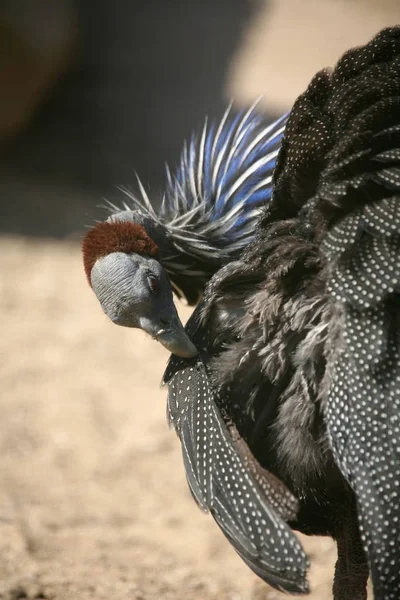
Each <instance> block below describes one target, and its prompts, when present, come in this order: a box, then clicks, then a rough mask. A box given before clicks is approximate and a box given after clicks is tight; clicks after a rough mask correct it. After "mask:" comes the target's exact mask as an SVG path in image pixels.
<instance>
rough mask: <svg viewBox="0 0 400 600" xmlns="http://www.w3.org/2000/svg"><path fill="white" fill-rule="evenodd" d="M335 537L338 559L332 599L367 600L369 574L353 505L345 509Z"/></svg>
mask: <svg viewBox="0 0 400 600" xmlns="http://www.w3.org/2000/svg"><path fill="white" fill-rule="evenodd" d="M335 537H336V543H337V550H338V559H337V562H336V567H335V578H334V581H333V598H334V600H367V581H368V575H369V569H368V563H367V558H366V555H365V552H364V549H363V546H362V542H361V538H360V532H359V529H358V521H357V514H356V510H355V507H352V509H351V510H350V511H348V512H347V511H346V516H345V519H344V521H342V524H341V528H340V530H339V531H338V533H337V535H336V536H335Z"/></svg>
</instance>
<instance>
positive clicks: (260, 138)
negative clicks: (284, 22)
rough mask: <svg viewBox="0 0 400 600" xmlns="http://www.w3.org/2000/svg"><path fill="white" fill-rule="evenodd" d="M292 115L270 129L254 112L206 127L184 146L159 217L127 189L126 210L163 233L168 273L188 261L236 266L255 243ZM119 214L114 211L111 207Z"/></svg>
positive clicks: (170, 175) (226, 116) (227, 114)
mask: <svg viewBox="0 0 400 600" xmlns="http://www.w3.org/2000/svg"><path fill="white" fill-rule="evenodd" d="M286 120H287V115H284V116H283V117H281V118H280V119H278V121H276V122H275V123H273V124H270V125H266V124H265V117H263V116H262V115H260V114H259V113H257V112H256V108H255V105H254V106H252V107H251V108H250V109H248V110H246V111H241V112H240V113H239V114H238V115H237V116H235V117H231V107H229V108H228V109H227V111H226V112H225V114H224V116H223V118H222V120H221V121H220V122H219V123H216V122H213V123H209V122H208V120H206V122H205V124H204V127H203V129H202V131H201V132H200V134H198V135H193V136H192V138H191V140H190V142H189V143H186V144H185V145H184V148H183V151H182V154H181V157H180V162H179V165H178V167H177V169H176V171H175V172H174V173H172V172H171V170H170V169H169V167H168V166H167V168H166V175H167V182H166V187H165V191H164V194H163V198H162V203H161V208H160V210H159V211H158V212H156V211H155V209H154V208H153V206H152V204H151V202H150V200H149V198H148V195H147V193H146V191H145V189H144V187H143V185H142V184H141V182H140V181H138V185H139V191H140V195H139V196H136V195H134V194H132V193H131V192H130V191H128V190H126V189H124V190H123V191H124V192H125V193H126V194H127V196H128V197H129V199H130V202H129V203H128V202H127V203H125V204H124V208H125V209H126V210H133V211H135V212H140V213H142V214H144V215H145V216H147V217H148V218H149V219H151V220H153V221H156V222H157V224H158V225H159V226H160V227H162V229H163V230H165V232H166V234H167V236H168V239H169V240H170V242H171V244H172V246H173V248H174V249H176V253H175V252H171V253H170V254H169V255H165V254H164V256H163V263H164V265H165V266H166V268H167V269H168V267H170V269H172V270H175V271H179V270H181V271H186V272H187V269H188V263H187V261H186V260H185V261H183V262H182V264H181V268H180V263H181V258H182V255H186V257H187V256H191V257H192V258H193V259H194V260H195V261H196V259H197V260H200V261H209V260H212V259H218V261H221V260H227V259H233V258H234V257H235V256H236V255H237V254H238V253H239V252H240V251H241V250H242V249H243V248H244V247H245V246H246V245H247V244H248V243H249V242H250V241H251V240H252V239H253V237H254V232H255V228H256V227H255V226H256V223H257V220H258V218H259V215H260V211H261V208H262V207H263V206H264V205H265V203H266V202H268V200H269V199H270V197H271V191H272V174H273V170H274V167H275V162H276V157H277V154H278V151H279V148H280V143H281V140H282V137H283V134H284V130H285V124H286ZM112 208H113V210H115V207H114V206H113V207H112Z"/></svg>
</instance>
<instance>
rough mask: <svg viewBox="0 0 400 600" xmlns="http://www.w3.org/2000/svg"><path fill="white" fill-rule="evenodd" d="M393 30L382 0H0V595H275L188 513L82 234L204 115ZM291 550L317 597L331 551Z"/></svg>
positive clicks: (172, 154)
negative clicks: (97, 288)
mask: <svg viewBox="0 0 400 600" xmlns="http://www.w3.org/2000/svg"><path fill="white" fill-rule="evenodd" d="M399 22H400V5H399V2H398V0H380V2H377V1H376V0H301V1H298V0H196V1H195V0H113V2H110V1H108V0H97V1H96V2H91V1H88V0H86V1H85V0H0V325H1V336H0V381H1V392H0V449H1V453H0V555H1V557H2V560H1V561H0V599H4V600H5V599H6V600H16V599H19V598H49V599H50V598H57V599H62V600H64V599H65V600H69V599H71V600H72V599H74V600H75V599H77V598H79V599H82V600H86V599H93V600H97V599H102V598H113V599H115V600H119V599H125V598H129V599H137V600H147V599H152V598H154V599H155V598H166V599H169V598H171V599H174V600H175V599H177V600H180V599H182V600H191V599H193V600H196V599H197V598H199V599H200V598H202V599H203V600H208V599H214V598H215V599H217V598H218V599H225V598H226V599H228V598H229V599H232V600H234V599H235V600H262V599H274V598H280V597H281V596H282V595H281V594H279V593H277V592H275V591H273V590H270V589H269V588H267V586H265V585H264V584H262V583H261V582H260V581H259V580H257V578H256V577H255V576H254V575H253V574H252V573H251V572H249V571H248V570H247V568H246V567H245V566H244V565H243V564H242V563H241V562H240V560H239V559H238V558H237V557H236V555H235V554H234V553H233V551H232V550H231V549H230V547H229V546H228V543H227V542H225V540H224V539H222V537H221V535H220V534H219V532H218V531H217V530H216V527H214V524H213V523H212V521H211V519H209V518H207V517H204V516H203V515H202V514H201V513H200V512H199V511H198V510H197V509H196V507H195V505H194V503H193V501H192V499H191V498H190V495H189V493H188V491H187V489H186V483H185V481H184V474H183V467H182V465H181V460H180V449H179V447H178V446H179V444H178V441H177V439H176V438H175V436H174V435H173V434H171V433H170V432H169V431H168V428H167V425H166V422H165V416H164V415H165V391H162V390H160V389H159V381H160V379H161V376H162V372H163V369H164V366H165V363H166V360H167V353H166V352H164V351H163V350H162V349H161V348H160V347H159V346H156V344H155V343H153V342H152V341H151V340H148V339H147V338H145V337H144V335H143V334H142V333H141V332H136V331H130V330H124V329H122V328H116V327H115V326H113V325H111V324H110V323H109V322H108V321H107V320H106V318H105V317H104V316H103V315H102V314H101V311H100V307H99V306H98V305H97V301H96V300H95V298H94V296H92V294H91V291H90V289H89V287H88V286H87V284H86V282H85V280H84V275H83V270H82V266H81V261H80V248H79V240H80V237H81V235H82V231H83V229H84V227H85V226H86V225H88V224H91V223H92V222H93V219H94V218H100V217H101V215H102V213H101V211H100V210H99V208H98V205H99V204H101V203H102V201H103V198H104V197H106V198H107V199H109V200H113V199H115V198H116V189H115V186H116V185H131V184H134V181H135V175H134V174H135V171H137V172H138V174H139V175H140V177H141V179H142V181H143V182H144V184H145V186H146V187H147V189H148V190H149V192H150V196H151V198H152V199H153V201H154V202H155V203H157V201H158V198H159V194H160V190H161V189H162V186H163V182H164V163H165V162H166V161H167V162H168V163H169V164H170V165H171V166H173V165H174V164H176V162H177V160H178V157H179V153H180V149H181V146H182V143H183V140H184V139H185V138H187V137H188V136H189V135H190V134H191V132H192V131H193V130H194V129H196V128H198V127H199V126H200V125H201V124H202V122H203V120H204V117H205V115H206V114H208V115H209V116H210V117H217V118H218V117H220V116H221V115H222V113H223V111H224V109H225V107H226V105H227V103H228V102H229V101H230V100H231V99H233V100H234V106H235V107H237V108H240V107H242V106H245V105H248V104H251V103H253V102H254V100H255V99H257V98H258V97H262V100H261V104H260V106H261V109H262V110H263V111H264V112H265V114H266V115H267V117H268V118H269V119H271V120H272V119H273V118H275V117H276V116H279V115H280V114H281V113H282V112H284V111H286V110H287V109H289V108H290V107H291V105H292V103H293V101H294V100H295V98H296V96H297V95H298V94H299V93H301V92H302V91H303V90H304V88H305V87H306V85H307V83H308V81H309V80H310V78H311V77H312V75H313V74H314V73H315V72H316V71H317V70H318V69H320V68H322V67H323V66H327V65H333V64H334V63H335V62H336V60H337V59H338V58H339V57H340V55H341V53H342V52H343V51H345V50H347V49H348V48H349V47H351V46H354V45H357V44H360V43H364V42H366V41H367V40H368V39H369V38H370V37H372V36H373V35H374V34H375V33H376V32H377V31H378V30H379V29H381V28H382V27H384V26H387V25H393V24H396V23H399ZM188 314H189V313H188V311H187V310H186V309H184V308H182V315H183V317H184V318H185V317H187V316H188ZM304 543H305V545H306V548H307V550H308V551H309V553H310V556H311V558H312V562H313V567H312V570H311V581H312V586H313V594H312V596H311V597H312V598H313V599H314V600H317V599H320V600H327V599H329V598H330V597H331V594H330V588H331V584H332V573H333V564H334V560H335V553H334V549H333V546H332V543H331V542H330V541H329V540H324V539H313V540H305V542H304ZM282 597H283V596H282ZM285 597H287V596H285Z"/></svg>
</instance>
